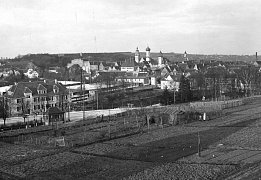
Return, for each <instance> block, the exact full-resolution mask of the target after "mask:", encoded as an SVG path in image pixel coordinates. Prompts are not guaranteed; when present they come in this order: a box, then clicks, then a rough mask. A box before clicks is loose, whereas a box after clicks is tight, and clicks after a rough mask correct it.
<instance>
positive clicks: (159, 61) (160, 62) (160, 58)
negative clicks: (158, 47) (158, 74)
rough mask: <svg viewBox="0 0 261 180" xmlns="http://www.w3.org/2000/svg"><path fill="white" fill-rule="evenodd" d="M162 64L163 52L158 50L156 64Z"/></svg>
mask: <svg viewBox="0 0 261 180" xmlns="http://www.w3.org/2000/svg"><path fill="white" fill-rule="evenodd" d="M162 64H163V54H162V52H161V51H160V54H159V57H158V66H161V65H162Z"/></svg>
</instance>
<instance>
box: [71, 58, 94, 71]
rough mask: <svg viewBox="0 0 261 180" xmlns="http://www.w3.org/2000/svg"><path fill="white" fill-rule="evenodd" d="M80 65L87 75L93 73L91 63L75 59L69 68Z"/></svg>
mask: <svg viewBox="0 0 261 180" xmlns="http://www.w3.org/2000/svg"><path fill="white" fill-rule="evenodd" d="M76 64H77V65H79V66H80V67H81V68H82V69H83V70H84V71H86V72H87V73H90V72H91V65H90V62H89V61H84V60H82V59H74V60H72V61H71V63H68V64H67V68H68V69H69V68H71V67H72V66H73V65H76Z"/></svg>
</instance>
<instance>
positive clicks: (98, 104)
mask: <svg viewBox="0 0 261 180" xmlns="http://www.w3.org/2000/svg"><path fill="white" fill-rule="evenodd" d="M98 109H99V95H98V91H97V110H98Z"/></svg>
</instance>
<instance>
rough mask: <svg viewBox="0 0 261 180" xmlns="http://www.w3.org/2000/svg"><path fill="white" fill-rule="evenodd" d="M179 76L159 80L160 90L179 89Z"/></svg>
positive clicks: (169, 76) (168, 76)
mask: <svg viewBox="0 0 261 180" xmlns="http://www.w3.org/2000/svg"><path fill="white" fill-rule="evenodd" d="M180 78H181V75H167V76H166V77H165V78H163V79H162V80H161V84H160V85H161V89H165V88H167V89H175V90H176V91H177V90H178V89H179V85H180Z"/></svg>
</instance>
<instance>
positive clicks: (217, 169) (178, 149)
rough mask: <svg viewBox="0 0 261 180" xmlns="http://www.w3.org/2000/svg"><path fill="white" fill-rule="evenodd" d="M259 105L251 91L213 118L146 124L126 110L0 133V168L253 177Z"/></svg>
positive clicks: (5, 172)
mask: <svg viewBox="0 0 261 180" xmlns="http://www.w3.org/2000/svg"><path fill="white" fill-rule="evenodd" d="M260 105H261V101H260V97H257V98H256V99H254V100H253V101H252V102H250V103H249V104H246V105H242V106H238V107H235V108H229V109H225V110H224V111H223V112H222V116H221V117H218V118H216V119H212V120H209V121H195V122H191V123H189V124H183V125H177V126H158V125H151V126H150V129H149V130H148V127H147V126H146V125H144V121H143V119H142V116H137V114H135V113H129V114H128V113H127V112H126V113H125V114H121V115H118V116H113V117H111V118H110V119H109V120H108V119H106V120H105V121H100V119H97V118H96V119H89V120H86V121H78V122H77V123H74V124H73V125H72V124H71V125H63V124H61V125H59V126H60V129H56V128H55V127H50V128H49V129H43V130H41V131H37V132H33V131H32V132H31V133H27V132H26V131H22V132H20V133H18V134H17V133H16V132H10V133H2V134H1V137H0V141H1V143H0V164H1V167H0V174H1V177H2V178H4V179H24V178H26V179H72V178H74V179H224V178H228V179H229V178H232V179H233V178H239V179H240V178H246V179H247V178H254V177H256V176H258V175H260V172H259V167H260V162H261V147H260V146H261V143H260V141H261V140H260V138H259V137H260V134H261V129H260V128H261V127H260V125H261V106H260ZM36 128H41V127H36ZM54 134H56V135H57V134H58V137H63V139H61V138H60V139H57V138H56V137H57V136H54ZM199 140H200V143H199ZM199 144H200V146H199ZM198 152H200V154H198ZM240 172H241V173H240ZM243 172H245V173H243ZM250 172H254V174H253V173H250ZM247 174H248V175H249V176H247ZM255 175H256V176H255Z"/></svg>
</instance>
